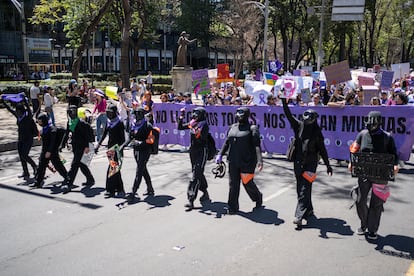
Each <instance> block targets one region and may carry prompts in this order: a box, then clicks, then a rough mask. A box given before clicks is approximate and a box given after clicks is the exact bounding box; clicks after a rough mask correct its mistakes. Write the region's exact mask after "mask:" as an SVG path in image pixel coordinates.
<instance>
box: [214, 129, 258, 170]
mask: <svg viewBox="0 0 414 276" xmlns="http://www.w3.org/2000/svg"><path fill="white" fill-rule="evenodd" d="M227 151H228V156H227V161H228V162H229V164H230V165H234V166H237V167H239V168H242V169H246V171H254V169H255V167H256V164H257V161H258V158H261V154H259V156H258V152H260V133H259V129H258V128H257V126H256V125H250V124H239V123H235V124H233V125H232V126H231V127H230V129H229V130H228V132H227V139H226V141H225V142H224V144H223V146H222V148H221V150H220V153H219V154H220V155H224V154H225V153H226V152H227ZM260 162H261V160H260Z"/></svg>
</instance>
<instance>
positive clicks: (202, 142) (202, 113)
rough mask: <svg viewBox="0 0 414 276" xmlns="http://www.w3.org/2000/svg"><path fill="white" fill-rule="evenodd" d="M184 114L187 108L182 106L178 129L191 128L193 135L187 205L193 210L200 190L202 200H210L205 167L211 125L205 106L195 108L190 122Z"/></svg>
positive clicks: (191, 134)
mask: <svg viewBox="0 0 414 276" xmlns="http://www.w3.org/2000/svg"><path fill="white" fill-rule="evenodd" d="M184 115H185V108H182V109H181V114H180V117H179V118H178V129H179V130H185V129H189V130H190V136H191V138H190V139H191V145H190V160H191V171H192V173H193V175H192V178H191V180H190V183H189V185H188V188H187V198H188V203H187V204H186V205H185V207H187V208H188V210H191V209H193V208H194V200H195V199H196V198H197V193H198V190H200V191H202V192H203V195H202V196H201V197H200V201H201V202H205V201H209V200H210V196H209V194H208V192H207V187H208V185H207V180H206V177H205V176H204V167H205V165H206V162H207V136H208V133H209V127H208V124H207V121H206V119H207V117H206V110H205V109H204V107H196V108H194V109H193V112H192V115H191V120H190V122H188V123H184V121H183V120H184Z"/></svg>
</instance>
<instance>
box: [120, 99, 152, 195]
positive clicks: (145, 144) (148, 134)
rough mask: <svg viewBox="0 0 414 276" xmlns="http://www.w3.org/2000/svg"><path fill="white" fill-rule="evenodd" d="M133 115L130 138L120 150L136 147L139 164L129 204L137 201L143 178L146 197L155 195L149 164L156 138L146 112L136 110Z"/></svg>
mask: <svg viewBox="0 0 414 276" xmlns="http://www.w3.org/2000/svg"><path fill="white" fill-rule="evenodd" d="M133 115H134V118H133V120H132V122H131V126H130V129H129V136H128V138H127V140H126V141H125V143H124V144H123V145H122V146H121V148H120V150H121V151H122V150H123V149H124V148H125V147H126V146H127V145H129V144H130V143H131V144H132V145H133V147H134V158H135V161H136V162H137V170H136V173H135V179H134V185H133V187H132V192H131V193H129V194H128V196H127V200H128V202H133V201H134V200H135V195H136V193H137V191H138V188H139V186H140V185H141V181H142V177H145V180H146V184H147V192H146V193H144V195H148V196H152V195H154V188H153V186H152V183H151V177H150V175H149V173H148V169H147V163H148V160H149V158H150V156H151V147H152V144H153V143H154V136H153V135H152V131H153V127H152V125H151V124H150V123H149V122H148V121H147V120H146V119H145V110H144V109H143V108H142V107H139V108H137V109H136V110H134V111H133Z"/></svg>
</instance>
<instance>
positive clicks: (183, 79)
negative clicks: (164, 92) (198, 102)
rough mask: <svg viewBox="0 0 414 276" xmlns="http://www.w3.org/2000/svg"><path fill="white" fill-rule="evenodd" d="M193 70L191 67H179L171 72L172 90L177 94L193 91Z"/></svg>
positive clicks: (175, 67)
mask: <svg viewBox="0 0 414 276" xmlns="http://www.w3.org/2000/svg"><path fill="white" fill-rule="evenodd" d="M192 72H193V68H192V67H190V66H185V67H178V66H174V67H173V68H172V70H171V71H170V74H171V77H172V88H173V89H175V92H176V93H180V92H182V93H185V92H190V93H192V91H193V88H192V86H193V80H192V76H191V74H192Z"/></svg>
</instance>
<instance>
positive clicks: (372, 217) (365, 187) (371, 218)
mask: <svg viewBox="0 0 414 276" xmlns="http://www.w3.org/2000/svg"><path fill="white" fill-rule="evenodd" d="M358 186H359V191H358V192H359V193H360V196H361V198H360V200H359V201H358V202H357V203H356V209H357V213H358V217H359V219H360V220H361V228H362V229H368V231H369V232H377V231H378V228H379V224H380V219H381V213H382V212H383V211H384V206H383V205H384V201H382V200H381V199H380V198H379V197H377V196H376V195H375V194H374V193H372V192H371V200H370V203H369V206H368V205H367V201H368V194H369V191H370V190H372V182H371V181H369V180H368V179H366V178H362V177H359V178H358Z"/></svg>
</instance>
